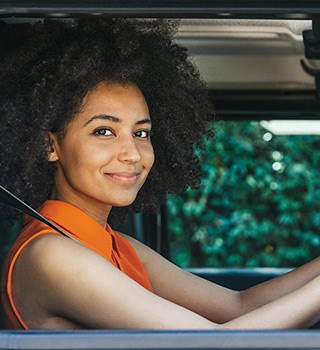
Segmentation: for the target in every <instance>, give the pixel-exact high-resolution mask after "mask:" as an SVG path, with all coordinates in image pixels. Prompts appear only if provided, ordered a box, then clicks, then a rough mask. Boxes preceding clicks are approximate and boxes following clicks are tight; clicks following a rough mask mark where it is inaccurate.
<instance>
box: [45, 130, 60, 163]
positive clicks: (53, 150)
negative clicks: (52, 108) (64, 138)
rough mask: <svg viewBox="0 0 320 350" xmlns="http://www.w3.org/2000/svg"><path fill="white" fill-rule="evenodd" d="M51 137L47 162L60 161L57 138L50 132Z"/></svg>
mask: <svg viewBox="0 0 320 350" xmlns="http://www.w3.org/2000/svg"><path fill="white" fill-rule="evenodd" d="M49 137H50V149H49V152H48V156H47V160H48V161H49V162H56V161H57V160H58V159H59V156H58V152H57V146H58V141H57V137H56V135H55V134H53V133H52V132H50V134H49Z"/></svg>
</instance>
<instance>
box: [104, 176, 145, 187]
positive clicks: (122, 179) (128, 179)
mask: <svg viewBox="0 0 320 350" xmlns="http://www.w3.org/2000/svg"><path fill="white" fill-rule="evenodd" d="M105 175H106V176H107V177H108V178H109V179H111V180H112V181H114V182H117V183H120V184H123V185H132V184H135V183H136V182H137V180H138V177H139V175H140V174H139V173H106V174H105Z"/></svg>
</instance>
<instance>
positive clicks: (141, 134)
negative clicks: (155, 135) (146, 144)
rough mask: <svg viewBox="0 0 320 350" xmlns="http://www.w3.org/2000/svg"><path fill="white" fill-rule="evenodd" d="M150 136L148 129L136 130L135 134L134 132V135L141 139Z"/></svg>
mask: <svg viewBox="0 0 320 350" xmlns="http://www.w3.org/2000/svg"><path fill="white" fill-rule="evenodd" d="M149 136H150V131H149V130H140V131H137V132H136V133H135V134H134V137H141V138H143V139H146V138H148V137H149Z"/></svg>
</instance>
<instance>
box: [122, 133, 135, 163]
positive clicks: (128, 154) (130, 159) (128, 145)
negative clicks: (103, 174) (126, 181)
mask: <svg viewBox="0 0 320 350" xmlns="http://www.w3.org/2000/svg"><path fill="white" fill-rule="evenodd" d="M118 158H119V160H120V161H121V162H127V163H136V162H139V161H140V159H141V155H140V152H139V149H138V147H137V145H136V142H135V139H134V137H132V136H131V137H128V138H126V139H125V140H123V141H122V142H121V144H120V145H119V153H118Z"/></svg>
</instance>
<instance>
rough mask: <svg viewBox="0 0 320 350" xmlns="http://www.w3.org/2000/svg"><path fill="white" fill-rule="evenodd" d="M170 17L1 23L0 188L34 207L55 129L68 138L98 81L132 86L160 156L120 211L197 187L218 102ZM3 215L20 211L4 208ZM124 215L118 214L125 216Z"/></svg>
mask: <svg viewBox="0 0 320 350" xmlns="http://www.w3.org/2000/svg"><path fill="white" fill-rule="evenodd" d="M176 28H177V23H176V22H174V21H172V20H138V19H119V18H118V19H112V18H98V19H96V18H87V19H68V20H58V19H56V20H53V19H51V20H44V21H43V22H37V23H33V24H30V23H23V24H21V23H20V24H8V23H1V24H0V47H1V53H0V91H1V97H0V118H1V119H0V164H1V167H0V184H1V185H3V186H4V187H6V188H7V189H9V190H10V191H12V192H13V193H15V194H16V195H17V196H18V197H20V198H21V199H22V200H24V201H26V202H27V203H28V204H29V205H31V206H33V207H35V208H37V207H39V206H40V205H41V204H42V203H43V202H44V201H45V200H46V199H48V198H49V196H50V192H51V190H52V186H53V182H54V173H55V166H54V164H52V163H50V162H48V161H47V154H48V150H49V149H50V140H49V132H50V131H51V132H55V133H58V135H61V137H63V133H64V131H65V129H66V125H67V124H68V122H69V121H70V120H71V119H72V118H73V117H74V115H75V114H76V112H77V111H78V110H79V108H80V105H81V103H82V100H83V98H84V96H85V95H86V94H87V93H88V91H90V90H92V89H93V88H94V87H95V86H97V84H98V83H100V82H102V81H106V82H114V83H123V84H126V83H130V82H133V83H135V84H136V85H137V86H138V87H139V88H140V90H141V91H142V93H143V94H144V96H145V99H146V101H147V103H148V106H149V110H150V115H151V118H152V122H153V130H154V131H153V135H152V144H153V147H154V151H155V155H156V161H155V164H154V166H153V168H152V171H151V172H150V174H149V177H148V179H147V181H146V183H145V184H144V186H143V187H142V189H141V190H140V192H139V194H138V196H137V198H136V200H135V201H134V203H133V204H132V205H130V206H129V207H127V208H122V210H121V208H114V209H113V210H112V213H113V215H114V216H117V215H118V216H119V215H123V210H128V208H129V209H130V208H131V209H133V210H134V211H135V212H137V211H140V210H144V211H149V212H150V211H151V212H152V211H153V212H154V211H155V210H156V208H157V207H158V206H159V203H160V202H161V201H163V200H164V198H165V195H166V193H173V192H178V191H183V190H185V189H186V188H187V187H188V186H193V185H195V184H197V181H198V178H199V175H200V166H199V161H198V159H197V157H196V156H195V154H194V144H195V143H196V142H198V141H199V140H201V139H202V137H201V135H203V134H205V133H206V125H207V122H208V121H209V120H212V118H213V108H212V106H211V105H210V103H209V102H208V98H207V92H206V89H205V86H204V84H203V82H202V81H201V79H200V77H199V73H198V71H197V69H196V68H195V67H194V65H193V64H192V62H191V61H190V59H189V58H188V55H187V52H186V49H185V48H183V47H181V46H179V45H178V44H176V43H175V42H174V40H173V35H174V34H175V32H176ZM0 209H1V210H0V216H1V219H12V218H15V217H17V216H18V215H19V214H18V213H17V212H16V211H14V210H12V209H10V208H7V207H5V206H1V208H0ZM121 213H122V214H121Z"/></svg>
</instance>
